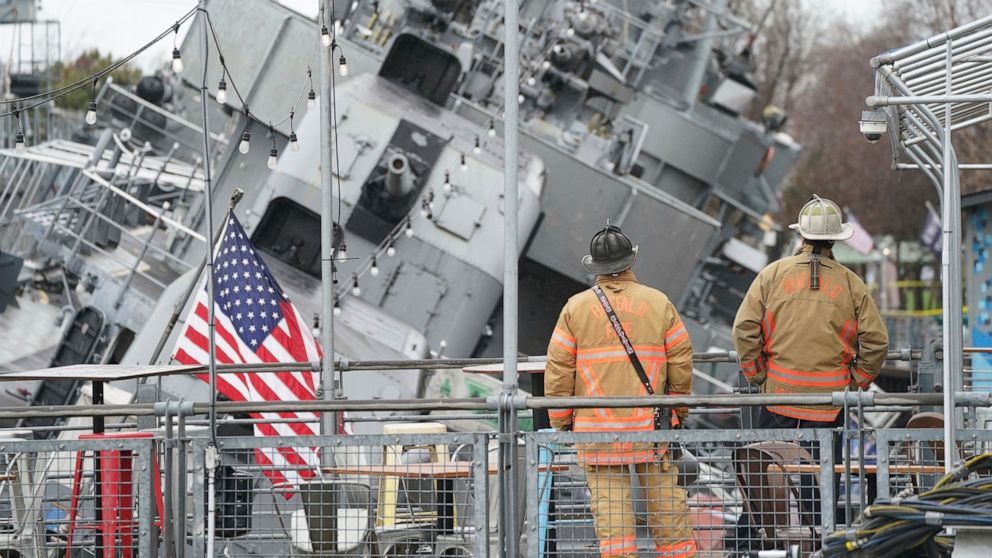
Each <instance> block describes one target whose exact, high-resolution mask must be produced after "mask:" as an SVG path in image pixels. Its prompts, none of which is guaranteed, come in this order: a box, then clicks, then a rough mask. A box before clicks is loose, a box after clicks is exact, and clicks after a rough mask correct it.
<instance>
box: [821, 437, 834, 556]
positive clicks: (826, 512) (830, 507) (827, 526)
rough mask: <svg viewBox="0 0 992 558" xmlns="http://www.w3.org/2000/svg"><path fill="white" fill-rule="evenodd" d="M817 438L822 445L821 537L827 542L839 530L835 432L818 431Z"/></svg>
mask: <svg viewBox="0 0 992 558" xmlns="http://www.w3.org/2000/svg"><path fill="white" fill-rule="evenodd" d="M816 438H817V440H818V442H819V445H820V502H822V505H821V506H820V520H821V521H822V525H821V527H822V528H823V530H822V532H821V535H822V537H823V540H826V538H827V535H828V534H830V533H832V532H834V530H835V529H837V518H836V517H835V515H834V511H835V510H834V508H835V505H836V502H837V487H836V486H834V478H835V476H834V431H833V430H832V429H829V428H820V429H817V430H816Z"/></svg>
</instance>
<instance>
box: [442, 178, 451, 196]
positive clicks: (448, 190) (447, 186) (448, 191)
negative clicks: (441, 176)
mask: <svg viewBox="0 0 992 558" xmlns="http://www.w3.org/2000/svg"><path fill="white" fill-rule="evenodd" d="M441 192H442V193H443V194H444V197H449V196H451V183H450V182H445V183H444V186H442V187H441Z"/></svg>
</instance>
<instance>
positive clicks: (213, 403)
mask: <svg viewBox="0 0 992 558" xmlns="http://www.w3.org/2000/svg"><path fill="white" fill-rule="evenodd" d="M206 9H207V6H206V2H205V0H200V25H201V26H202V27H203V80H202V81H201V83H200V111H201V112H202V113H203V114H202V119H203V134H202V137H203V201H204V206H203V208H204V209H203V210H204V212H205V213H206V225H207V234H208V235H210V236H208V237H207V247H206V250H207V353H208V354H207V371H208V374H209V376H210V410H209V411H210V412H209V414H210V439H211V440H213V441H214V444H215V445H216V441H217V339H216V332H215V331H214V319H215V318H214V306H215V304H214V248H215V246H214V237H213V233H214V215H213V205H214V204H213V192H211V191H210V121H209V117H208V113H207V98H208V97H209V95H207V92H208V89H207V68H208V67H209V66H210V64H209V63H208V62H209V61H210V45H209V40H210V35H209V33H210V29H209V27H210V26H209V25H207V17H206V14H207V11H206ZM211 497H213V491H211ZM212 541H213V533H210V536H209V537H208V542H209V543H211V544H212ZM210 558H213V557H210Z"/></svg>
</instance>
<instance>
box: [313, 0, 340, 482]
mask: <svg viewBox="0 0 992 558" xmlns="http://www.w3.org/2000/svg"><path fill="white" fill-rule="evenodd" d="M332 5H333V0H321V3H320V6H321V7H320V16H319V17H320V19H321V21H320V22H318V24H320V25H327V26H328V27H329V28H330V29H332V30H333V29H334V22H333V21H328V20H327V18H329V17H330V14H331V9H332ZM332 33H334V31H332ZM333 57H334V53H333V52H331V49H330V48H329V47H323V48H321V50H320V122H321V125H320V292H321V325H320V348H321V350H322V351H323V353H322V358H321V367H320V369H321V373H320V387H321V397H322V398H323V399H325V400H327V399H332V398H333V397H334V394H335V393H336V391H337V384H336V381H335V377H334V284H333V266H334V263H333V261H332V258H333V257H334V213H333V211H334V197H333V195H332V191H331V187H332V176H331V174H332V173H331V126H333V125H334V123H332V122H331V118H332V115H331V79H332V77H331V76H332V72H333V71H334V67H333ZM339 217H340V216H339ZM336 424H337V413H321V415H320V433H321V435H323V436H329V435H333V434H336V432H335V425H336ZM328 454H329V452H325V451H322V452H321V460H322V461H323V462H324V464H325V465H330V464H331V463H330V455H328Z"/></svg>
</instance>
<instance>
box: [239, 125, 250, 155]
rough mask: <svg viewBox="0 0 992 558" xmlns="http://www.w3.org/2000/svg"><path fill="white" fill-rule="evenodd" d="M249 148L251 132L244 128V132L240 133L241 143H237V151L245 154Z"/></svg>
mask: <svg viewBox="0 0 992 558" xmlns="http://www.w3.org/2000/svg"><path fill="white" fill-rule="evenodd" d="M249 149H251V132H249V131H248V130H245V133H243V134H241V143H239V144H238V151H240V152H241V154H242V155H247V154H248V150H249Z"/></svg>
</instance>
